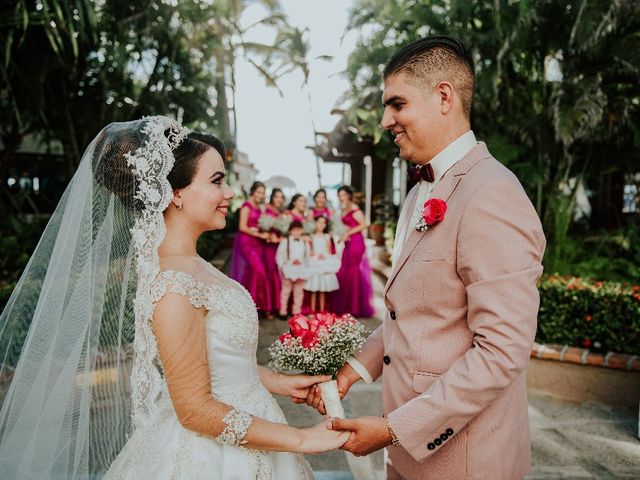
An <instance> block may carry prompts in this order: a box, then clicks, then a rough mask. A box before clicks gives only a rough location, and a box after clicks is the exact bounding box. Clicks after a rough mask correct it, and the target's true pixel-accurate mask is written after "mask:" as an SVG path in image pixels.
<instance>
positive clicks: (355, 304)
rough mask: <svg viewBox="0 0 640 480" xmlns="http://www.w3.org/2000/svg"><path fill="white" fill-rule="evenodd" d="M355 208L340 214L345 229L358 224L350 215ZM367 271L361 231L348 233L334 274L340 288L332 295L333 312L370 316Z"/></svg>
mask: <svg viewBox="0 0 640 480" xmlns="http://www.w3.org/2000/svg"><path fill="white" fill-rule="evenodd" d="M357 211H358V210H351V211H349V212H347V213H346V214H344V215H343V216H342V222H343V223H344V224H345V225H346V226H347V228H353V227H355V226H357V225H358V221H357V220H356V219H355V218H353V215H354V213H355V212H357ZM371 273H372V272H371V266H370V265H369V259H368V258H367V248H366V245H365V243H364V235H363V234H362V233H356V234H355V235H351V237H349V239H348V240H347V241H346V242H345V247H344V250H343V251H342V263H341V265H340V270H338V273H337V276H338V283H339V284H340V290H339V291H338V292H336V294H334V295H333V311H334V312H335V313H337V314H344V313H350V314H352V315H353V316H354V317H372V316H373V315H374V313H375V310H374V308H373V304H372V298H373V284H372V280H371Z"/></svg>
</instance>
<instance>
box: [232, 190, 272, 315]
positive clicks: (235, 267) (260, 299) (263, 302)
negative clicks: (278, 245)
mask: <svg viewBox="0 0 640 480" xmlns="http://www.w3.org/2000/svg"><path fill="white" fill-rule="evenodd" d="M245 207H248V208H249V219H248V221H247V226H248V227H249V228H258V219H259V218H260V215H261V214H262V211H261V210H260V208H259V207H254V206H253V205H252V204H251V202H249V201H246V202H244V203H243V204H242V208H245ZM265 247H266V242H265V241H264V240H262V239H260V238H256V237H253V236H251V235H249V234H248V233H244V232H240V231H239V232H238V234H237V235H236V239H235V242H234V244H233V253H232V258H231V269H230V272H229V276H230V277H231V278H233V279H234V280H236V281H238V282H239V283H241V284H242V285H243V286H244V288H246V289H247V291H248V292H249V294H250V295H251V297H252V298H253V301H254V302H255V304H256V307H257V308H258V310H261V311H263V312H269V311H271V310H273V308H274V307H273V305H272V302H271V299H272V293H271V285H270V283H269V280H268V277H267V267H266V265H265V255H264V250H265Z"/></svg>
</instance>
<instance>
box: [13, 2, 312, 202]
mask: <svg viewBox="0 0 640 480" xmlns="http://www.w3.org/2000/svg"><path fill="white" fill-rule="evenodd" d="M253 4H259V5H261V6H262V7H263V9H264V10H265V12H266V14H265V17H264V18H263V19H261V20H260V21H258V22H256V23H254V24H252V25H250V26H248V27H246V28H245V27H242V22H241V18H242V15H243V12H244V11H245V9H246V8H247V7H248V6H249V5H253ZM259 27H262V28H263V32H264V31H265V29H266V30H268V31H271V32H273V34H274V39H273V43H270V44H262V43H258V42H253V41H251V38H250V37H251V35H252V32H253V30H254V29H256V28H259ZM296 32H298V33H299V30H297V29H294V28H291V27H290V26H289V25H288V24H287V22H286V18H285V16H284V15H283V14H282V12H281V10H280V7H279V2H278V1H277V0H260V1H258V0H253V1H251V0H244V1H241V0H216V1H215V2H206V1H201V0H186V1H180V2H168V1H162V0H132V1H126V2H123V1H122V0H106V1H103V2H95V1H93V0H70V1H62V0H47V1H44V0H41V1H35V2H27V1H24V0H17V1H14V2H10V4H8V5H6V6H3V7H0V118H1V119H2V120H0V138H1V139H2V141H3V143H4V146H5V151H4V152H2V154H1V155H0V184H4V183H5V181H6V178H7V175H8V173H9V169H10V166H11V162H12V161H14V159H13V152H14V151H15V149H16V148H17V147H18V145H19V144H20V142H21V141H22V139H23V138H24V137H25V136H26V135H28V134H32V133H40V134H43V135H44V139H43V140H44V141H45V142H48V141H52V140H57V141H59V142H61V143H62V147H63V150H64V154H65V157H66V161H67V162H66V163H67V167H68V168H67V171H64V172H61V173H60V175H61V177H63V178H64V177H65V176H66V177H67V178H68V177H69V176H70V174H71V172H73V170H74V169H75V166H76V165H77V162H79V160H80V158H81V155H82V151H83V149H84V148H85V146H86V145H87V144H88V143H89V141H90V140H91V139H92V138H93V137H94V136H95V135H96V133H97V132H98V131H99V130H100V129H101V128H102V127H104V126H105V125H106V124H108V123H110V122H113V121H126V120H131V119H134V118H139V117H141V116H143V115H156V114H165V115H172V116H174V117H176V118H178V119H179V120H181V121H182V122H183V123H184V124H186V125H188V126H189V127H191V128H193V129H197V130H205V131H209V132H212V133H215V134H217V135H219V136H220V137H221V138H222V139H223V141H225V143H227V145H228V146H230V147H231V148H230V152H233V149H234V147H235V143H236V119H235V63H236V61H237V60H238V59H239V58H245V59H247V60H248V61H249V62H250V63H251V64H252V65H254V66H255V67H256V68H257V69H258V71H259V72H260V73H261V74H263V75H265V76H266V77H267V78H268V79H269V81H270V85H272V86H277V85H276V83H275V82H276V81H277V80H278V79H279V78H280V76H282V75H284V74H286V73H288V72H289V71H291V69H295V68H300V69H302V70H303V71H304V72H305V75H307V74H308V73H307V72H306V67H305V65H304V64H303V63H304V62H302V60H300V58H299V55H298V52H297V49H299V48H300V45H299V42H298V41H297V37H296ZM300 38H301V37H300ZM287 39H289V41H286V40H287ZM279 41H280V42H281V43H278V42H279ZM290 50H291V51H290ZM289 67H291V68H289ZM229 93H230V95H229ZM1 198H2V197H0V199H1Z"/></svg>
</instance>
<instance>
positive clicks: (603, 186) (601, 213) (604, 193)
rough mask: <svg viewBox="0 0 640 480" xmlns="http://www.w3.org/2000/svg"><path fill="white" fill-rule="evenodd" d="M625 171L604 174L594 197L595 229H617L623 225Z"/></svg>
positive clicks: (592, 217)
mask: <svg viewBox="0 0 640 480" xmlns="http://www.w3.org/2000/svg"><path fill="white" fill-rule="evenodd" d="M624 182H625V180H624V172H613V173H612V174H610V175H602V176H601V177H600V181H599V184H598V185H597V186H596V194H595V195H594V198H593V206H592V208H593V213H592V215H591V224H592V227H593V228H594V229H602V228H604V229H606V230H617V229H619V228H621V227H622V226H623V216H622V207H623V201H624V200H623V196H624Z"/></svg>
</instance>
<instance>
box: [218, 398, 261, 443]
mask: <svg viewBox="0 0 640 480" xmlns="http://www.w3.org/2000/svg"><path fill="white" fill-rule="evenodd" d="M222 421H223V422H224V424H225V425H226V426H225V428H224V430H223V431H222V433H221V434H220V435H218V436H217V437H216V438H217V439H218V440H219V441H220V443H223V444H225V445H232V446H234V447H237V446H238V445H240V444H241V443H242V441H243V440H244V437H246V435H247V431H248V430H249V427H250V426H251V423H252V422H253V419H252V418H251V415H249V414H248V413H247V412H244V411H242V410H236V409H235V408H233V407H231V410H229V413H227V414H226V415H225V416H224V418H223V419H222Z"/></svg>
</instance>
